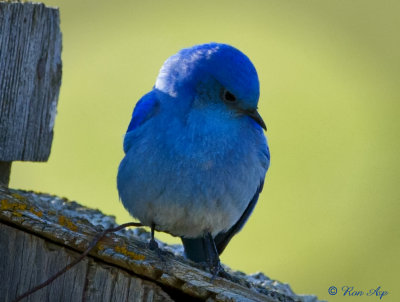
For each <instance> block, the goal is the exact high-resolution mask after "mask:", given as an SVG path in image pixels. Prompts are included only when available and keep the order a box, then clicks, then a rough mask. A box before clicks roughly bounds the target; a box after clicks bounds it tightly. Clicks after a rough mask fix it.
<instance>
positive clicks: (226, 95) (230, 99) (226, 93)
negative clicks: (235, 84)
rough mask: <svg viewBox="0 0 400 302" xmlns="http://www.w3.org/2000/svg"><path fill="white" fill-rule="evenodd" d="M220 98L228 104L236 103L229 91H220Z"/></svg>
mask: <svg viewBox="0 0 400 302" xmlns="http://www.w3.org/2000/svg"><path fill="white" fill-rule="evenodd" d="M222 98H223V100H224V101H226V102H230V103H232V102H235V101H236V97H235V95H234V94H233V93H231V92H230V91H228V90H226V89H224V90H223V91H222Z"/></svg>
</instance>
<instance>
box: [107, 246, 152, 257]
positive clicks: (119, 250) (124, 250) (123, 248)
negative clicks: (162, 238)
mask: <svg viewBox="0 0 400 302" xmlns="http://www.w3.org/2000/svg"><path fill="white" fill-rule="evenodd" d="M114 250H115V251H116V252H117V253H121V254H123V255H125V256H127V257H129V258H132V259H133V260H144V259H145V258H146V257H145V256H144V255H140V254H136V253H134V252H131V251H128V249H127V248H126V245H123V246H119V245H117V246H116V247H115V248H114Z"/></svg>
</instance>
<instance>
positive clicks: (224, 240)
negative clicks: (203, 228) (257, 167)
mask: <svg viewBox="0 0 400 302" xmlns="http://www.w3.org/2000/svg"><path fill="white" fill-rule="evenodd" d="M263 185H264V180H263V181H262V182H261V183H260V185H259V186H258V188H257V191H256V193H255V194H254V196H253V198H252V200H251V201H250V202H249V205H248V206H247V208H246V210H244V212H243V214H242V216H241V217H240V218H239V220H238V221H237V222H236V223H235V224H234V225H233V226H232V227H231V228H230V229H229V230H228V231H227V232H224V233H219V234H218V235H217V236H215V238H214V242H215V246H216V247H217V251H218V254H222V252H223V251H224V249H225V248H226V246H227V245H228V243H229V241H231V239H232V237H233V236H234V235H236V234H237V233H238V232H239V231H240V230H241V229H242V228H243V226H244V225H245V223H246V221H247V219H249V217H250V215H251V213H252V212H253V210H254V207H255V206H256V204H257V201H258V196H259V195H260V193H261V191H262V189H263Z"/></svg>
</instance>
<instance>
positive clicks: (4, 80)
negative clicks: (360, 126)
mask: <svg viewBox="0 0 400 302" xmlns="http://www.w3.org/2000/svg"><path fill="white" fill-rule="evenodd" d="M59 24H60V18H59V12H58V9H55V8H49V7H46V6H44V5H43V4H37V3H35V4H34V3H18V2H0V185H3V186H8V181H9V175H10V171H11V162H12V161H15V160H22V161H47V159H48V157H49V155H50V149H51V143H52V140H53V126H54V119H55V116H56V109H57V101H58V94H59V90H60V85H61V32H60V27H59Z"/></svg>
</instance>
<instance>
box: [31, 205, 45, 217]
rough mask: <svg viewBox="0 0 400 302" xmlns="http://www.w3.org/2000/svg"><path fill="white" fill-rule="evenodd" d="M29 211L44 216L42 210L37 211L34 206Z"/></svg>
mask: <svg viewBox="0 0 400 302" xmlns="http://www.w3.org/2000/svg"><path fill="white" fill-rule="evenodd" d="M29 211H30V212H31V213H32V214H35V215H36V216H37V217H42V216H43V212H42V211H36V210H35V209H34V208H33V207H32V208H30V209H29Z"/></svg>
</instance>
